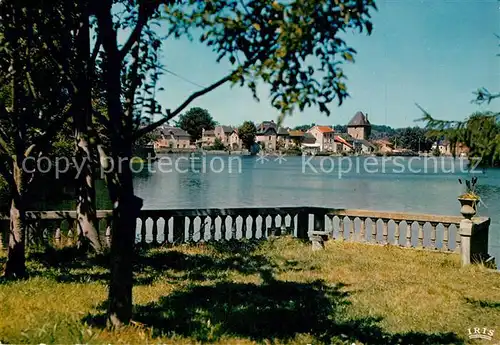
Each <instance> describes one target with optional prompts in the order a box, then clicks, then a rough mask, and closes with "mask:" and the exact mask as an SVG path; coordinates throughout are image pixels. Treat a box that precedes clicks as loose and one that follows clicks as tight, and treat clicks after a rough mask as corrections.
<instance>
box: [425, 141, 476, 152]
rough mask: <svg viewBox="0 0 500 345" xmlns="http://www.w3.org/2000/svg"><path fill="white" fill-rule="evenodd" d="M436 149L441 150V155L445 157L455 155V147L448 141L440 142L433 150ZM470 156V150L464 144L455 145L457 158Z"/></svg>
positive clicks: (434, 145) (436, 143) (433, 146)
mask: <svg viewBox="0 0 500 345" xmlns="http://www.w3.org/2000/svg"><path fill="white" fill-rule="evenodd" d="M436 148H438V149H439V153H440V154H441V155H443V156H451V155H452V154H453V147H452V145H451V143H450V142H449V141H448V140H440V141H437V142H435V143H434V144H433V145H432V147H431V150H432V151H434V150H436ZM468 154H469V148H468V147H467V146H466V145H465V144H463V143H457V144H456V145H455V156H466V155H468Z"/></svg>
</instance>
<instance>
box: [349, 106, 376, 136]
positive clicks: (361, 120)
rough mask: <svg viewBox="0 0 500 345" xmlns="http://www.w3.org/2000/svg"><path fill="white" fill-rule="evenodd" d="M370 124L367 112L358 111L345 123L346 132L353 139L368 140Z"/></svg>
mask: <svg viewBox="0 0 500 345" xmlns="http://www.w3.org/2000/svg"><path fill="white" fill-rule="evenodd" d="M371 129H372V125H371V124H370V121H368V114H366V115H365V114H363V113H362V112H361V111H358V112H357V113H356V114H355V115H354V117H353V118H352V119H351V121H349V123H348V124H347V134H349V135H350V136H351V137H353V138H354V139H360V140H368V139H369V137H370V133H371Z"/></svg>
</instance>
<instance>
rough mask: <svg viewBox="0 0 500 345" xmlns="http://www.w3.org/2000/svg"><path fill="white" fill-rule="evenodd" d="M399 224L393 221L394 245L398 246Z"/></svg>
mask: <svg viewBox="0 0 500 345" xmlns="http://www.w3.org/2000/svg"><path fill="white" fill-rule="evenodd" d="M400 225H401V222H397V221H394V242H393V243H394V245H395V246H399V226H400Z"/></svg>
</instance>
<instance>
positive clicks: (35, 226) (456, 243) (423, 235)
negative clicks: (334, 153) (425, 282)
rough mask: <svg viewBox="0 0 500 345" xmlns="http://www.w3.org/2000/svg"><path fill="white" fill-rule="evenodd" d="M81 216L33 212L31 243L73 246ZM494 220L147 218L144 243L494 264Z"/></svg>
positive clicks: (300, 213)
mask: <svg viewBox="0 0 500 345" xmlns="http://www.w3.org/2000/svg"><path fill="white" fill-rule="evenodd" d="M111 215H112V212H111V211H107V210H105V211H98V212H97V217H98V219H99V231H100V234H101V237H103V238H104V239H105V242H106V243H107V244H108V245H109V244H110V239H111V218H112V217H111ZM75 217H76V212H75V211H67V212H66V211H47V212H28V214H27V218H28V219H27V223H28V231H27V236H26V238H27V242H28V243H41V242H47V241H51V240H52V239H54V240H55V242H56V243H70V242H72V241H73V240H74V238H75V234H76V219H75ZM0 222H1V223H2V228H1V229H2V231H0V248H2V247H3V248H5V245H6V243H5V242H6V241H5V240H6V235H7V233H8V231H7V230H8V229H7V227H8V217H6V216H3V217H1V218H0ZM489 224H490V220H489V218H481V217H476V218H472V220H468V219H465V218H463V217H460V216H440V215H429V214H412V213H401V212H378V211H370V210H345V209H327V208H319V207H284V208H231V209H173V210H142V211H141V214H140V216H139V217H138V219H137V227H136V242H137V243H139V244H147V245H152V246H155V245H163V244H166V243H170V244H178V243H184V242H205V241H211V240H216V241H217V240H229V239H242V238H247V239H251V238H255V239H265V238H268V237H269V236H280V235H285V234H288V235H292V236H294V237H297V238H301V239H310V240H311V242H312V244H313V249H320V248H322V247H323V245H324V241H325V240H328V239H331V240H344V241H354V242H365V243H374V244H391V245H396V246H401V247H409V248H422V249H429V250H434V251H436V250H437V251H443V252H456V253H460V255H461V257H462V263H463V264H464V265H465V264H469V263H471V262H473V261H477V260H482V261H484V260H487V259H488V256H487V248H488V231H489Z"/></svg>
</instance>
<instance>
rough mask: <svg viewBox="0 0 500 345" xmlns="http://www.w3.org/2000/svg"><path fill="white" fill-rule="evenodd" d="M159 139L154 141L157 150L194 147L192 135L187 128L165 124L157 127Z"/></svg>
mask: <svg viewBox="0 0 500 345" xmlns="http://www.w3.org/2000/svg"><path fill="white" fill-rule="evenodd" d="M156 133H157V134H158V137H159V138H158V139H157V140H156V141H155V142H154V148H155V150H161V149H188V148H192V147H193V145H191V136H190V135H189V133H188V132H186V131H185V130H183V129H181V128H178V127H172V126H164V127H160V128H158V129H157V131H156Z"/></svg>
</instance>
